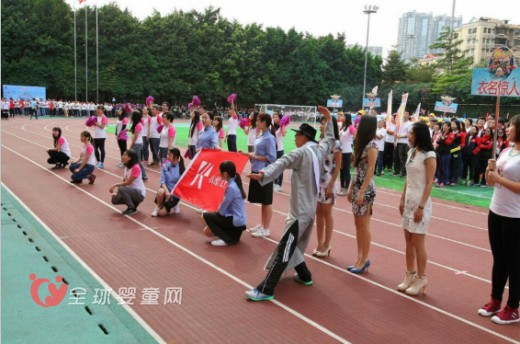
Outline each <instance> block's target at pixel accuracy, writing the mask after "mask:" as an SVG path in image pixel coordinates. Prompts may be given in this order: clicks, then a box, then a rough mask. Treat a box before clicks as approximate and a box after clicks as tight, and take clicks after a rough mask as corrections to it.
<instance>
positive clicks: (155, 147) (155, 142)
mask: <svg viewBox="0 0 520 344" xmlns="http://www.w3.org/2000/svg"><path fill="white" fill-rule="evenodd" d="M149 140H150V147H151V148H152V157H153V162H159V161H160V160H159V144H160V143H161V139H156V138H149Z"/></svg>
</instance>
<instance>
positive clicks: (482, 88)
mask: <svg viewBox="0 0 520 344" xmlns="http://www.w3.org/2000/svg"><path fill="white" fill-rule="evenodd" d="M499 94H500V97H520V68H515V69H513V70H512V71H511V73H510V74H509V75H508V76H507V77H502V78H500V77H497V76H496V74H493V73H491V72H489V71H488V69H487V68H474V69H473V79H472V80H471V95H474V96H492V97H496V96H498V95H499Z"/></svg>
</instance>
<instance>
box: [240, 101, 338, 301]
mask: <svg viewBox="0 0 520 344" xmlns="http://www.w3.org/2000/svg"><path fill="white" fill-rule="evenodd" d="M318 111H319V112H320V113H321V114H322V115H323V116H324V117H325V118H326V119H327V125H326V129H325V134H324V139H323V140H321V141H320V143H319V144H318V143H317V142H316V141H315V136H316V129H314V128H313V127H312V126H310V125H309V124H307V123H303V124H302V125H300V128H299V129H298V130H295V129H293V130H294V131H296V136H295V138H294V140H295V143H296V147H298V148H297V149H296V150H294V151H292V152H291V153H289V154H287V155H284V156H283V157H281V158H280V159H278V160H277V161H276V162H275V163H273V164H272V165H270V166H267V167H265V168H264V169H263V170H260V171H258V173H252V174H250V175H249V178H251V180H255V181H257V182H258V183H259V184H260V185H264V186H265V185H268V184H270V183H272V181H273V180H274V179H275V178H276V177H278V175H280V173H282V172H283V171H284V170H286V169H292V170H293V171H292V177H291V199H290V208H289V214H288V216H287V219H286V220H285V231H284V234H283V235H282V238H281V240H280V242H279V244H278V246H277V248H276V249H275V251H274V252H273V254H272V255H271V258H270V259H269V261H268V263H267V266H266V268H267V269H268V270H269V271H268V273H267V275H266V277H265V279H264V280H263V281H262V282H260V283H259V284H258V285H257V287H256V288H254V289H253V290H249V291H247V292H246V296H247V298H249V299H250V300H252V301H266V300H272V299H273V298H274V289H275V288H276V286H277V285H278V282H279V280H280V278H281V277H282V274H283V273H284V271H286V270H288V269H292V268H294V269H295V270H296V275H294V277H293V279H294V281H295V282H297V283H300V284H302V285H305V286H310V285H312V284H313V281H312V274H311V272H310V271H309V269H308V268H307V265H306V264H305V260H304V254H305V250H306V248H307V246H308V244H309V239H310V237H311V234H312V229H313V227H314V218H315V215H316V202H317V201H318V191H319V188H320V186H319V185H320V173H321V168H322V167H323V163H324V160H325V157H326V156H327V155H328V154H329V153H330V151H331V150H332V147H334V145H335V140H334V129H333V125H332V121H331V118H332V117H331V114H330V111H329V110H328V109H327V108H326V107H323V106H319V107H318Z"/></svg>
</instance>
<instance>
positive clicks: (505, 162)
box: [478, 115, 520, 333]
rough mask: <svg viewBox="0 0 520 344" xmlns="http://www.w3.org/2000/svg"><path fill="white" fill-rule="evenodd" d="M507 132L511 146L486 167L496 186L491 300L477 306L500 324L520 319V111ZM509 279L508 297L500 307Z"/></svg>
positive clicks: (491, 226)
mask: <svg viewBox="0 0 520 344" xmlns="http://www.w3.org/2000/svg"><path fill="white" fill-rule="evenodd" d="M508 134H509V135H508V136H507V139H508V141H509V143H510V145H511V146H510V147H509V148H506V149H504V151H503V152H502V154H500V156H499V157H498V160H496V161H495V160H494V159H493V160H490V161H489V165H488V166H487V171H486V173H487V177H486V181H487V183H488V184H489V185H491V186H495V187H494V188H493V198H492V199H491V204H490V206H489V215H488V235H489V244H490V246H491V253H492V255H493V268H492V271H491V300H490V301H489V302H488V303H487V304H485V305H484V306H482V307H481V308H480V309H479V310H478V314H480V315H481V316H485V317H491V316H492V318H491V321H493V322H494V323H497V324H501V325H507V324H513V323H517V322H520V316H519V314H518V305H519V302H520V115H517V116H515V117H513V118H512V119H511V124H510V126H509V133H508ZM508 280H509V298H508V300H507V303H506V305H505V307H504V308H502V309H501V307H502V301H503V294H504V289H505V286H506V282H507V281H508ZM517 333H518V332H517Z"/></svg>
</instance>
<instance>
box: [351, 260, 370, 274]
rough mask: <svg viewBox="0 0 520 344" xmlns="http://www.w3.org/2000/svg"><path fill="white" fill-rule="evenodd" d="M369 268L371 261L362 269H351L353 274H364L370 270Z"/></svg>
mask: <svg viewBox="0 0 520 344" xmlns="http://www.w3.org/2000/svg"><path fill="white" fill-rule="evenodd" d="M369 266H370V259H369V260H367V261H366V262H365V264H364V265H363V266H362V267H360V268H356V267H354V268H352V269H350V272H352V273H353V274H362V273H364V272H365V271H367V270H368V267H369Z"/></svg>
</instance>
